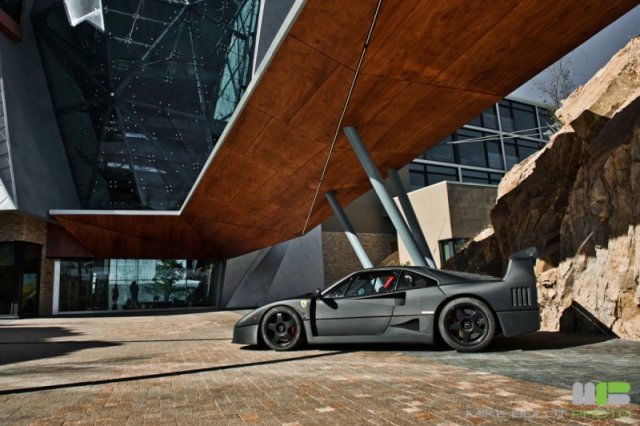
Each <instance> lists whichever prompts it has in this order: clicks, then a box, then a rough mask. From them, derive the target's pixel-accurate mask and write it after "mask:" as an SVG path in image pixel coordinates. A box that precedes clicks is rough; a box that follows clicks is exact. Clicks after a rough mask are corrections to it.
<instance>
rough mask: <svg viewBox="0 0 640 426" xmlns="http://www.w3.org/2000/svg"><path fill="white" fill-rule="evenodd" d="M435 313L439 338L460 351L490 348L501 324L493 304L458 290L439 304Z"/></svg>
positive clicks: (435, 326)
mask: <svg viewBox="0 0 640 426" xmlns="http://www.w3.org/2000/svg"><path fill="white" fill-rule="evenodd" d="M444 315H447V318H445V317H443V316H444ZM448 315H453V316H452V317H449V316H448ZM434 317H435V321H434V328H435V329H436V330H437V333H438V334H437V338H438V339H439V340H440V341H443V342H444V343H445V344H447V346H449V347H451V348H452V349H455V350H457V351H458V352H477V351H482V350H484V349H486V348H487V347H488V346H489V345H490V344H491V342H492V341H493V339H494V337H495V335H496V334H497V332H498V328H499V321H498V318H497V315H496V313H495V311H494V309H493V307H491V305H490V304H489V303H487V302H486V301H485V300H483V299H482V298H481V297H477V296H474V295H463V294H457V295H455V296H452V297H449V298H447V299H446V300H444V301H442V303H441V304H440V305H439V306H438V309H437V315H435V316H434Z"/></svg>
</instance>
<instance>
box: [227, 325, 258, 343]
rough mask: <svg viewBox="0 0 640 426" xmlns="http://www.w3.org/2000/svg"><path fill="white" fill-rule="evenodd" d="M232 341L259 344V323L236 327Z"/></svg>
mask: <svg viewBox="0 0 640 426" xmlns="http://www.w3.org/2000/svg"><path fill="white" fill-rule="evenodd" d="M231 343H239V344H243V345H257V344H258V324H254V325H245V326H243V327H238V326H236V327H234V329H233V339H232V340H231Z"/></svg>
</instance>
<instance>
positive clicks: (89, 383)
mask: <svg viewBox="0 0 640 426" xmlns="http://www.w3.org/2000/svg"><path fill="white" fill-rule="evenodd" d="M344 353H346V351H335V352H325V353H321V354H312V355H303V356H298V357H290V358H283V359H273V360H267V361H255V362H247V363H244V364H229V365H217V366H213V367H206V368H194V369H191V370H179V371H169V372H166V373H156V374H144V375H140V376H130V377H117V378H113V379H104V380H90V381H82V382H74V383H61V384H57V385H47V386H35V387H25V388H18V389H5V390H0V395H13V394H21V393H32V392H41V391H47V390H55V389H65V388H75V387H81V386H95V385H106V384H111V383H123V382H132V381H136V380H149V379H159V378H164V377H174V376H184V375H189V374H198V373H209V372H213V371H222V370H232V369H239V368H247V367H257V366H261V365H270V364H281V363H284V362H292V361H302V360H308V359H313V358H323V357H328V356H333V355H340V354H344Z"/></svg>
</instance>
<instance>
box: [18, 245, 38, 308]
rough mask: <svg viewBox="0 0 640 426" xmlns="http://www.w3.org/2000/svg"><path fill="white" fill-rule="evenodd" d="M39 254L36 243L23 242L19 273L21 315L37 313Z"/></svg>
mask: <svg viewBox="0 0 640 426" xmlns="http://www.w3.org/2000/svg"><path fill="white" fill-rule="evenodd" d="M41 254H42V247H41V246H39V245H37V244H30V243H23V250H22V273H21V277H22V280H21V281H22V282H21V286H20V287H21V288H20V290H21V291H20V316H21V317H25V316H36V315H38V296H39V293H40V260H41Z"/></svg>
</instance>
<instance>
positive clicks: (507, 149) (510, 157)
mask: <svg viewBox="0 0 640 426" xmlns="http://www.w3.org/2000/svg"><path fill="white" fill-rule="evenodd" d="M504 154H505V157H506V158H507V170H509V169H511V168H512V167H513V166H515V165H516V164H518V163H519V162H520V160H519V158H518V149H517V148H516V143H515V141H514V140H513V139H510V140H505V141H504Z"/></svg>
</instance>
